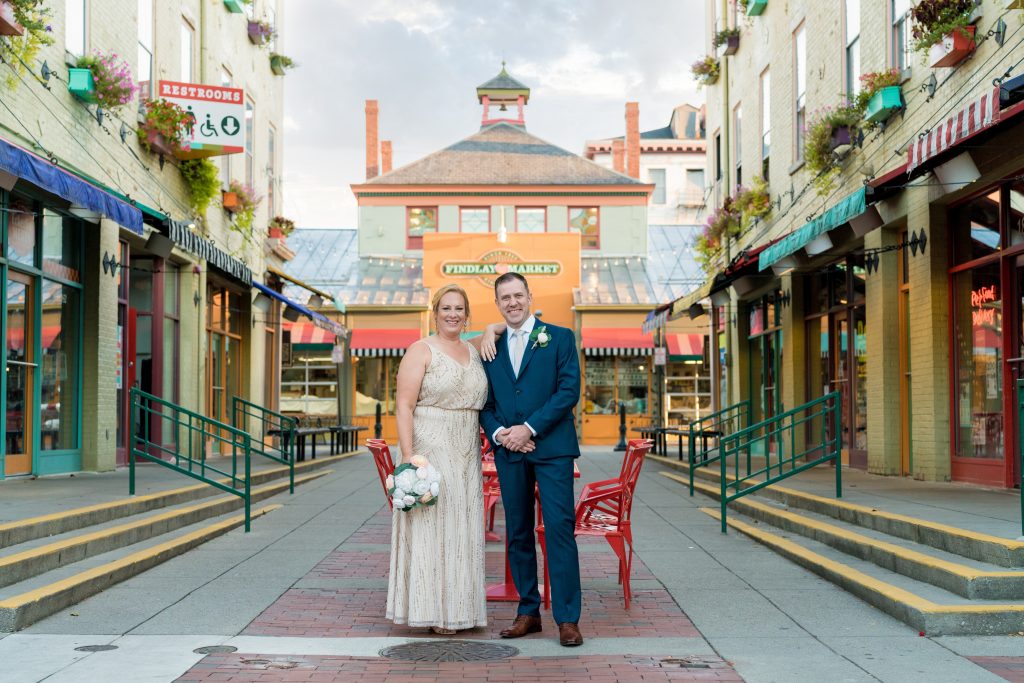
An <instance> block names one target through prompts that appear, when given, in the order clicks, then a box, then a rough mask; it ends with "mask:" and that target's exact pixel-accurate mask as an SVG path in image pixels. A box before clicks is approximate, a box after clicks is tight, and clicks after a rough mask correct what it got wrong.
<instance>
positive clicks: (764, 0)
mask: <svg viewBox="0 0 1024 683" xmlns="http://www.w3.org/2000/svg"><path fill="white" fill-rule="evenodd" d="M766 7H768V0H748V2H747V16H748V17H759V16H761V14H763V13H764V10H765V8H766Z"/></svg>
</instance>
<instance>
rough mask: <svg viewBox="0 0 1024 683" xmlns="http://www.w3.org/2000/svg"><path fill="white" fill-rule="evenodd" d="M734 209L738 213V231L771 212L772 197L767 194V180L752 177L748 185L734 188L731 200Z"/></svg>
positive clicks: (743, 229)
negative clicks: (734, 191)
mask: <svg viewBox="0 0 1024 683" xmlns="http://www.w3.org/2000/svg"><path fill="white" fill-rule="evenodd" d="M733 206H734V207H735V211H736V212H738V213H739V229H740V232H742V231H745V230H746V229H747V228H749V227H750V226H751V225H752V224H753V223H754V222H755V221H759V220H763V219H765V218H767V217H768V216H770V215H771V213H772V198H771V195H770V194H768V181H767V180H765V179H764V178H761V177H757V176H755V177H754V180H753V182H752V183H751V185H750V186H749V187H742V186H741V187H738V188H736V198H735V199H734V200H733Z"/></svg>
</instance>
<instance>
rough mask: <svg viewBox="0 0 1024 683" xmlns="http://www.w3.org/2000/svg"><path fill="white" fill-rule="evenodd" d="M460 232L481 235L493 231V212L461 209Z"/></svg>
mask: <svg viewBox="0 0 1024 683" xmlns="http://www.w3.org/2000/svg"><path fill="white" fill-rule="evenodd" d="M459 230H460V231H461V232H470V233H479V232H490V231H491V210H490V209H489V208H485V209H477V208H473V209H459Z"/></svg>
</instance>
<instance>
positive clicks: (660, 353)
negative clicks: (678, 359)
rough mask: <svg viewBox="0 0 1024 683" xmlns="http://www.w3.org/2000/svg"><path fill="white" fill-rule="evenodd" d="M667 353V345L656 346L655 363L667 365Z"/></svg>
mask: <svg viewBox="0 0 1024 683" xmlns="http://www.w3.org/2000/svg"><path fill="white" fill-rule="evenodd" d="M667 355H668V354H666V353H665V347H664V346H658V347H656V348H655V349H654V364H655V365H665V362H666V361H667Z"/></svg>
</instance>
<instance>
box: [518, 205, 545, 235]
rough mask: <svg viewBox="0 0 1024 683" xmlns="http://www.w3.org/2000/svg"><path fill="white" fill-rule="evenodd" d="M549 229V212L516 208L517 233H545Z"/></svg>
mask: <svg viewBox="0 0 1024 683" xmlns="http://www.w3.org/2000/svg"><path fill="white" fill-rule="evenodd" d="M546 229H547V212H546V211H545V210H544V209H526V208H522V207H518V206H517V207H516V232H544V231H545V230H546Z"/></svg>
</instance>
